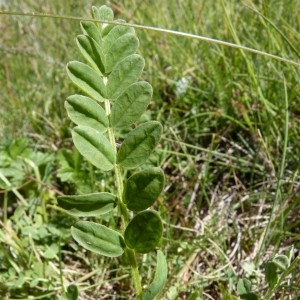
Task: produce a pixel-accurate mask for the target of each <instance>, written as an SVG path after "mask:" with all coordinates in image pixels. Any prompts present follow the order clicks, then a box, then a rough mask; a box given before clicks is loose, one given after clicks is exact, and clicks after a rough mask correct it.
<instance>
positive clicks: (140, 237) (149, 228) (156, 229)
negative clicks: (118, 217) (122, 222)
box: [124, 210, 162, 253]
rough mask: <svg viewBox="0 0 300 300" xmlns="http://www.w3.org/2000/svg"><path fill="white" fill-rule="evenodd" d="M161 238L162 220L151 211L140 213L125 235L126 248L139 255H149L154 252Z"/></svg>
mask: <svg viewBox="0 0 300 300" xmlns="http://www.w3.org/2000/svg"><path fill="white" fill-rule="evenodd" d="M161 237H162V221H161V218H160V217H159V215H158V214H157V213H156V212H154V211H151V210H146V211H143V212H140V213H138V214H137V215H136V216H135V217H134V218H133V219H132V220H131V221H130V223H129V224H128V225H127V227H126V229H125V233H124V240H125V244H126V246H127V247H128V248H130V249H134V250H135V251H136V252H139V253H148V252H150V251H152V250H154V248H155V247H156V246H157V245H158V244H159V242H160V239H161Z"/></svg>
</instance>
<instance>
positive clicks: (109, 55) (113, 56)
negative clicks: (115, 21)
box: [102, 26, 139, 73]
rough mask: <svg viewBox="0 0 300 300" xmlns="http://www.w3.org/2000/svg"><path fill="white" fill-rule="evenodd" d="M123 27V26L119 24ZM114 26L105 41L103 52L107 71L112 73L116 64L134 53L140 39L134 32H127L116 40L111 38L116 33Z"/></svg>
mask: <svg viewBox="0 0 300 300" xmlns="http://www.w3.org/2000/svg"><path fill="white" fill-rule="evenodd" d="M118 27H121V26H118ZM116 28H117V27H114V28H113V29H112V30H111V31H110V32H109V34H108V35H107V37H106V39H105V42H104V41H103V44H102V45H103V52H104V53H105V72H106V73H110V72H111V71H112V70H113V68H114V67H115V65H116V64H117V63H118V62H120V61H122V59H124V58H125V57H127V56H129V55H131V54H134V53H135V52H136V50H137V48H138V47H139V40H138V38H137V37H136V36H135V35H133V34H125V35H122V36H121V37H119V38H118V39H116V40H113V39H112V40H110V38H111V36H112V35H113V34H114V32H115V29H116Z"/></svg>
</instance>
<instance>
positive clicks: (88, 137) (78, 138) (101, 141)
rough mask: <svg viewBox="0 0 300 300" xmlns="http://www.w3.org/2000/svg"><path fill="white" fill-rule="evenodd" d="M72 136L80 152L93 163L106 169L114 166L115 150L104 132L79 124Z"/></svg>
mask: <svg viewBox="0 0 300 300" xmlns="http://www.w3.org/2000/svg"><path fill="white" fill-rule="evenodd" d="M72 137H73V141H74V144H75V146H76V148H77V149H78V151H79V152H80V154H81V155H82V156H83V157H85V158H86V159H87V160H88V161H89V162H90V163H91V164H93V165H94V166H95V167H97V168H99V169H101V170H104V171H109V170H111V169H112V168H113V166H114V164H115V161H116V154H115V150H114V149H113V147H112V146H111V144H110V142H109V141H108V139H107V138H106V137H105V136H104V135H103V134H102V133H100V132H99V131H97V130H95V129H93V128H90V127H85V126H78V127H75V128H74V129H73V131H72Z"/></svg>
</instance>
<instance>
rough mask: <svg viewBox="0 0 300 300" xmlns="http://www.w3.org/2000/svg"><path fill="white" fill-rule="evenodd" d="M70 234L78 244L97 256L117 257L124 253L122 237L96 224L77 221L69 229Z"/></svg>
mask: <svg viewBox="0 0 300 300" xmlns="http://www.w3.org/2000/svg"><path fill="white" fill-rule="evenodd" d="M71 234H72V236H73V238H74V239H75V240H76V242H77V243H78V244H80V245H81V246H82V247H84V248H85V249H87V250H90V251H93V252H95V253H97V254H101V255H104V256H109V257H117V256H120V255H122V254H123V252H124V250H123V249H124V240H123V237H122V235H121V234H120V233H118V232H117V231H115V230H112V229H110V228H107V227H106V226H103V225H100V224H98V223H94V222H88V221H78V222H76V223H75V224H74V225H73V226H72V227H71Z"/></svg>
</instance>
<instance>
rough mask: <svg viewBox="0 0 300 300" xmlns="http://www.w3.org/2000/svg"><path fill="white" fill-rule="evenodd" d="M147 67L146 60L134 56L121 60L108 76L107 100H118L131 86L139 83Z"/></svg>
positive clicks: (136, 55)
mask: <svg viewBox="0 0 300 300" xmlns="http://www.w3.org/2000/svg"><path fill="white" fill-rule="evenodd" d="M144 65H145V61H144V59H143V58H142V57H141V56H140V55H138V54H132V55H130V56H127V57H126V58H124V59H123V60H121V61H120V62H119V63H118V64H117V65H115V67H114V68H113V70H112V72H111V73H110V75H109V76H108V83H107V98H109V99H111V100H113V99H116V98H118V97H119V96H120V95H121V94H122V93H123V92H124V91H125V90H126V89H127V88H128V87H129V86H130V85H131V84H133V83H134V82H136V81H138V79H139V77H140V76H141V74H142V71H143V68H144Z"/></svg>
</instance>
